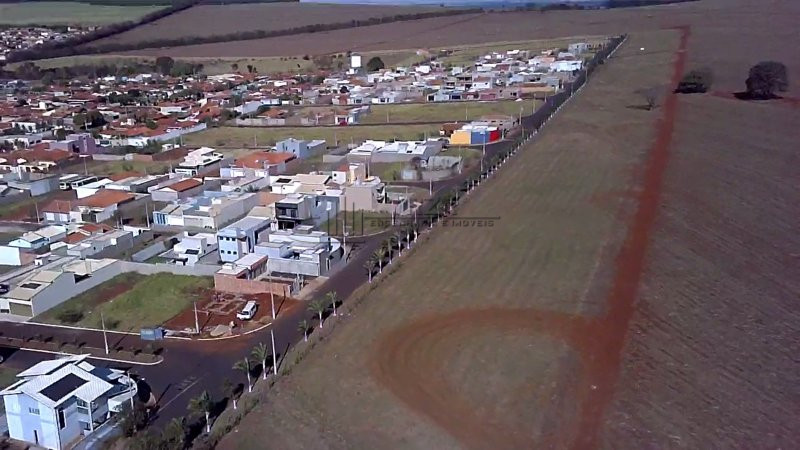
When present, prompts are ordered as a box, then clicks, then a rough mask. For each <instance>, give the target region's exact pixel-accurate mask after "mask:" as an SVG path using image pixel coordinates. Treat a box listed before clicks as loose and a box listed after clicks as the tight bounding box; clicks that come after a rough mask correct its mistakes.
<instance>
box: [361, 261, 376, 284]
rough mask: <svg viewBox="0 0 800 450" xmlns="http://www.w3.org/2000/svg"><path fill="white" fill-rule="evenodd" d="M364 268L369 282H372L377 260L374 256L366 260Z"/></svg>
mask: <svg viewBox="0 0 800 450" xmlns="http://www.w3.org/2000/svg"><path fill="white" fill-rule="evenodd" d="M364 270H366V271H367V276H368V277H369V282H370V283H372V272H373V271H374V270H375V260H374V259H373V258H372V257H370V258H368V259H367V260H366V261H364Z"/></svg>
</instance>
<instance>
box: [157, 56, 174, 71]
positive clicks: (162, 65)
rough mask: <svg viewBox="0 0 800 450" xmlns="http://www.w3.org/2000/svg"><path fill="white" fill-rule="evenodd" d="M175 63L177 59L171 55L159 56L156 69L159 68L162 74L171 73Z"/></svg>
mask: <svg viewBox="0 0 800 450" xmlns="http://www.w3.org/2000/svg"><path fill="white" fill-rule="evenodd" d="M174 65H175V60H174V59H172V58H170V57H169V56H159V57H158V58H156V69H158V71H159V72H160V73H161V74H162V75H169V73H170V71H171V70H172V67H173V66H174Z"/></svg>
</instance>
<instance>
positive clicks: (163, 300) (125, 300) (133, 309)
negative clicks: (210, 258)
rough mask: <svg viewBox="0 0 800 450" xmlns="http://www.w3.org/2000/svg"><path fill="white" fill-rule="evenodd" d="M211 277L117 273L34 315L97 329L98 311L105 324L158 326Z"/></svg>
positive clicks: (117, 327) (129, 328)
mask: <svg viewBox="0 0 800 450" xmlns="http://www.w3.org/2000/svg"><path fill="white" fill-rule="evenodd" d="M213 285H214V281H213V279H212V278H211V277H193V276H188V275H172V274H167V273H158V274H155V275H149V276H145V275H140V274H137V273H127V274H122V275H119V276H117V277H115V278H113V279H111V280H109V281H107V282H105V283H103V284H101V285H99V286H97V287H95V288H94V289H92V290H90V291H88V292H85V293H83V294H81V295H79V296H77V297H75V298H73V299H71V300H68V301H67V302H65V303H63V304H61V305H59V306H58V307H56V308H53V309H51V310H49V311H47V312H46V313H44V314H42V315H40V316H37V317H36V320H37V321H39V322H45V323H55V324H62V325H76V326H85V327H93V328H99V327H100V326H101V324H100V313H101V312H102V313H103V318H104V320H105V324H106V327H108V328H109V329H115V330H122V331H137V330H139V329H140V328H142V327H149V326H155V325H160V324H162V323H164V322H166V321H167V320H169V319H171V318H172V317H174V316H175V315H177V314H178V313H180V312H181V311H183V310H184V309H186V308H187V307H188V306H189V305H191V304H192V301H194V300H196V299H198V300H199V296H198V292H197V291H198V290H201V289H209V288H211V287H213ZM75 311H80V312H81V313H82V317H80V318H79V320H77V321H74V319H73V320H65V319H66V317H65V315H66V313H67V312H75Z"/></svg>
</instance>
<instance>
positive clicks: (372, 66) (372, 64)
mask: <svg viewBox="0 0 800 450" xmlns="http://www.w3.org/2000/svg"><path fill="white" fill-rule="evenodd" d="M384 67H386V65H384V64H383V60H382V59H380V58H379V57H377V56H373V57H372V58H370V60H369V61H367V70H369V71H370V72H375V71H377V70H381V69H383V68H384Z"/></svg>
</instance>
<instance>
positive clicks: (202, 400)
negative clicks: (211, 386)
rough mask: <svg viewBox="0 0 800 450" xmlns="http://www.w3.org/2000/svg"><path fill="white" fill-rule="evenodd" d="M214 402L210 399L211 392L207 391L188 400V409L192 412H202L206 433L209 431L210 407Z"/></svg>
mask: <svg viewBox="0 0 800 450" xmlns="http://www.w3.org/2000/svg"><path fill="white" fill-rule="evenodd" d="M212 406H214V402H213V401H212V400H211V394H209V393H208V391H203V392H202V393H201V394H200V395H198V396H197V397H195V398H193V399H191V400H189V405H188V409H189V411H191V412H192V413H193V414H198V415H200V414H202V415H203V416H204V417H205V420H206V433H211V407H212Z"/></svg>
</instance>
